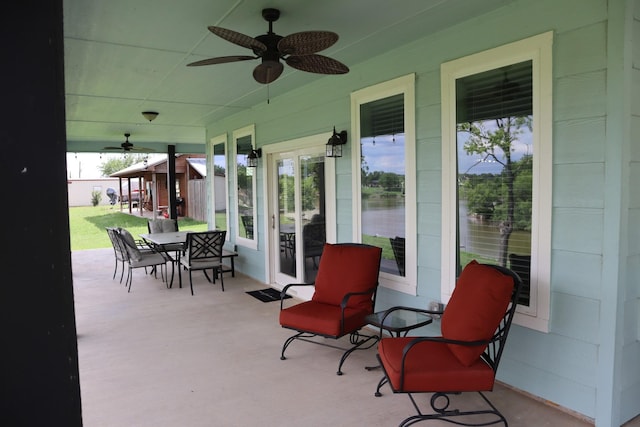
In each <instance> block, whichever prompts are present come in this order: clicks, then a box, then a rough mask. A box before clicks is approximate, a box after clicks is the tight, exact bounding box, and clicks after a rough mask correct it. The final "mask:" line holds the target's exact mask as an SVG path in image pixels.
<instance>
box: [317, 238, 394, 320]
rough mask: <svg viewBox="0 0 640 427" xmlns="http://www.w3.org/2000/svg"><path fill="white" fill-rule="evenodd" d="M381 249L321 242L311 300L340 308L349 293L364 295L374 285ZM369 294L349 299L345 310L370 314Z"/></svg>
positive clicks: (376, 278)
mask: <svg viewBox="0 0 640 427" xmlns="http://www.w3.org/2000/svg"><path fill="white" fill-rule="evenodd" d="M381 254H382V249H381V248H378V247H376V246H359V245H345V244H342V245H339V244H338V245H335V244H331V243H325V244H324V249H323V251H322V256H321V257H320V265H319V266H318V275H317V276H316V282H315V292H314V294H313V298H312V299H313V301H316V302H322V303H325V304H332V305H338V306H339V305H340V303H341V302H342V299H343V298H344V296H345V295H346V294H347V293H349V292H364V291H367V290H370V289H372V288H375V287H376V286H377V285H378V270H379V269H380V256H381ZM371 297H372V294H368V295H358V296H353V297H351V298H349V301H348V302H347V307H351V308H357V309H361V310H366V311H369V312H370V311H372V308H373V307H372V304H371Z"/></svg>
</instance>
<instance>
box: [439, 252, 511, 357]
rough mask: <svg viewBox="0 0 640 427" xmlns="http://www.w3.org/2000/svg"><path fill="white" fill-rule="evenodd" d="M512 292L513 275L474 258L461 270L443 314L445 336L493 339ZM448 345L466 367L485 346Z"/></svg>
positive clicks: (471, 339)
mask: <svg viewBox="0 0 640 427" xmlns="http://www.w3.org/2000/svg"><path fill="white" fill-rule="evenodd" d="M512 293H513V278H512V277H511V276H508V275H505V274H503V273H502V272H500V271H498V270H496V269H495V268H492V267H490V266H487V265H482V264H478V263H477V262H476V261H475V260H473V261H471V262H470V263H469V264H467V266H466V267H465V268H464V270H462V274H460V277H459V278H458V282H457V283H456V287H455V289H454V291H453V295H451V299H450V300H449V303H448V304H447V307H446V309H445V310H444V313H443V315H442V336H443V337H444V338H447V339H454V340H462V341H479V340H488V339H490V338H491V337H492V336H493V334H494V333H495V331H496V329H497V328H498V325H499V324H500V320H501V319H502V317H503V316H504V314H505V312H506V310H507V307H508V306H509V301H511V295H512ZM448 345H449V349H450V350H451V352H452V353H453V354H454V355H455V356H456V357H457V358H458V360H459V361H460V363H462V364H463V365H464V366H471V365H472V364H473V362H475V361H476V360H478V358H479V357H480V355H481V354H482V352H483V351H484V349H485V348H486V346H473V347H471V346H461V345H456V344H448Z"/></svg>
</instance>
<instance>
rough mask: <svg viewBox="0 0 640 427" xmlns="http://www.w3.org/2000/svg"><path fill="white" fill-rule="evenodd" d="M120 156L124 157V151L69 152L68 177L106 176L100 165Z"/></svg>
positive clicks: (91, 177)
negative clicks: (101, 172) (102, 173)
mask: <svg viewBox="0 0 640 427" xmlns="http://www.w3.org/2000/svg"><path fill="white" fill-rule="evenodd" d="M153 156H154V155H150V156H149V159H150V160H151V159H153ZM118 157H122V153H67V179H97V178H105V177H103V176H102V175H101V174H100V169H99V167H100V165H101V164H102V163H104V162H105V161H107V160H108V159H114V158H118Z"/></svg>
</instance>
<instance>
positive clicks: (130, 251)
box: [117, 228, 142, 261]
mask: <svg viewBox="0 0 640 427" xmlns="http://www.w3.org/2000/svg"><path fill="white" fill-rule="evenodd" d="M117 231H118V237H119V241H120V244H121V246H122V247H123V249H124V250H125V252H126V253H127V255H128V258H130V259H132V260H134V261H140V260H141V259H142V254H141V253H140V250H139V249H138V245H136V240H135V239H134V238H133V236H132V235H131V233H129V231H128V230H125V229H124V228H118V230H117ZM128 260H129V259H127V261H128Z"/></svg>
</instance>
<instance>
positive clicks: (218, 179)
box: [212, 138, 229, 236]
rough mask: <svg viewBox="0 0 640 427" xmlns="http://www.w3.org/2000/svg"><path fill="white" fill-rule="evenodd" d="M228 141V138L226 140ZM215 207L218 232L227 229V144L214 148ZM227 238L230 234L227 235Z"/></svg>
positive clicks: (217, 145) (215, 221)
mask: <svg viewBox="0 0 640 427" xmlns="http://www.w3.org/2000/svg"><path fill="white" fill-rule="evenodd" d="M225 139H226V138H225ZM212 185H213V198H214V200H213V207H214V212H215V219H214V225H215V228H216V229H217V230H226V229H227V159H226V157H225V142H221V143H218V144H215V145H214V146H213V184H212ZM227 236H229V235H228V233H227Z"/></svg>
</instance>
